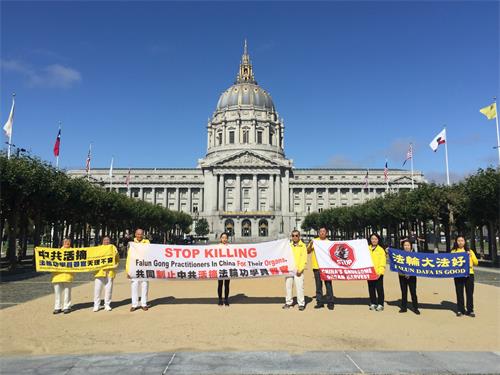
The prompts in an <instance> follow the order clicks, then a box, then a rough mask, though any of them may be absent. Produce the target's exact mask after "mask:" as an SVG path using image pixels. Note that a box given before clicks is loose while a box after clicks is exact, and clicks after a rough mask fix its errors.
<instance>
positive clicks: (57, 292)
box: [53, 283, 71, 310]
mask: <svg viewBox="0 0 500 375" xmlns="http://www.w3.org/2000/svg"><path fill="white" fill-rule="evenodd" d="M53 285H54V296H55V303H54V310H61V309H63V310H66V309H69V308H70V307H71V284H70V283H54V284H53ZM61 293H64V303H63V305H62V307H61Z"/></svg>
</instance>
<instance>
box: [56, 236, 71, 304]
mask: <svg viewBox="0 0 500 375" xmlns="http://www.w3.org/2000/svg"><path fill="white" fill-rule="evenodd" d="M70 247H71V240H70V239H69V238H65V239H64V240H63V246H62V248H63V249H69V248H70ZM72 282H73V274H72V273H69V272H52V284H53V285H54V296H55V303H54V314H60V313H61V312H63V313H64V314H69V313H70V312H71V283H72ZM61 294H63V305H62V309H61Z"/></svg>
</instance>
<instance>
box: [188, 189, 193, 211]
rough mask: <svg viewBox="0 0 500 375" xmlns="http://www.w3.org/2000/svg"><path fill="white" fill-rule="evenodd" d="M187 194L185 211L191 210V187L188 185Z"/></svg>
mask: <svg viewBox="0 0 500 375" xmlns="http://www.w3.org/2000/svg"><path fill="white" fill-rule="evenodd" d="M187 195H188V197H187V198H188V199H187V209H188V210H187V212H192V210H193V209H192V207H191V206H192V198H191V188H190V187H188V188H187Z"/></svg>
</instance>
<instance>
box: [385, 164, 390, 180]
mask: <svg viewBox="0 0 500 375" xmlns="http://www.w3.org/2000/svg"><path fill="white" fill-rule="evenodd" d="M388 178H389V169H388V168H387V160H386V161H385V166H384V181H385V182H387V179H388Z"/></svg>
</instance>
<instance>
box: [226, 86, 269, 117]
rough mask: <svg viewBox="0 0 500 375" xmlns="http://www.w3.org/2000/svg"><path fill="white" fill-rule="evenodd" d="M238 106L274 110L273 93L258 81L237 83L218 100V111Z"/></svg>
mask: <svg viewBox="0 0 500 375" xmlns="http://www.w3.org/2000/svg"><path fill="white" fill-rule="evenodd" d="M237 106H251V107H254V108H259V109H263V110H266V111H269V112H274V103H273V100H272V99H271V95H269V93H268V92H267V91H266V90H264V89H262V88H261V87H259V86H258V85H257V84H256V83H236V84H234V85H233V86H231V87H230V88H228V89H227V90H226V91H224V92H223V93H222V95H221V96H220V98H219V101H218V102H217V110H218V111H220V110H225V109H228V108H231V107H237Z"/></svg>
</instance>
